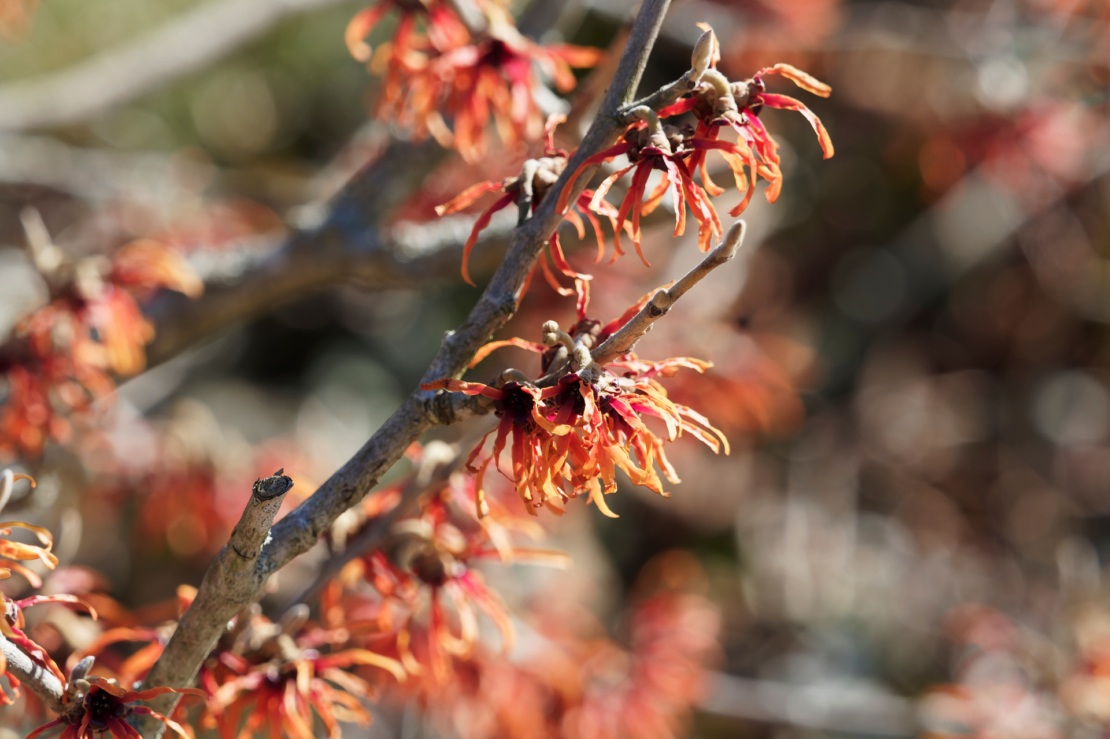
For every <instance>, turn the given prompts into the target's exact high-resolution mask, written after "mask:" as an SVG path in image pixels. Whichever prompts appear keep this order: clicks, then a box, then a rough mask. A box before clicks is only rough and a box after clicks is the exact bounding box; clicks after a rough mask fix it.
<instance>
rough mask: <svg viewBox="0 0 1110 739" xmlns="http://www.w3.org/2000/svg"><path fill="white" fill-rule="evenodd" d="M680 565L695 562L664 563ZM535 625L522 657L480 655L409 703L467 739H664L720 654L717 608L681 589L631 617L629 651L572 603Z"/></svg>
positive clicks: (458, 662) (653, 597) (534, 618)
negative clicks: (542, 738) (419, 707)
mask: <svg viewBox="0 0 1110 739" xmlns="http://www.w3.org/2000/svg"><path fill="white" fill-rule="evenodd" d="M674 558H682V559H685V558H690V557H689V555H686V554H684V553H679V552H669V553H666V554H664V555H662V556H661V559H664V560H668V559H674ZM690 559H692V558H690ZM654 564H655V563H649V565H648V567H647V568H645V572H647V571H649V570H651V569H653V567H654ZM695 566H696V565H695ZM641 579H643V578H641ZM527 620H528V627H527V629H526V631H525V633H524V634H522V637H521V638H522V641H526V646H525V648H523V649H521V650H520V653H519V655H517V656H515V657H509V658H506V657H505V656H503V655H497V654H494V653H491V652H489V651H488V650H477V651H475V653H474V654H472V655H470V656H468V657H466V658H456V659H455V661H454V663H453V667H454V669H453V672H452V674H451V678H452V679H450V680H448V681H447V682H442V681H433V680H431V679H422V680H417V679H413V680H410V681H408V682H407V683H406V684H405V685H404V688H403V691H402V696H403V697H405V698H409V697H411V698H413V699H415V701H416V702H417V704H418V705H420V706H421V707H422V708H423V709H424V710H425V711H427V712H428V714H429V715H430V717H431V718H432V720H433V721H434V722H435V725H436V726H437V728H438V729H439V730H440V731H441V733H442V734H444V735H452V736H459V737H464V738H465V739H532V738H534V737H548V738H550V739H596V737H622V738H624V739H657V738H658V737H667V736H675V735H677V734H678V733H679V732H680V730H681V728H682V727H683V725H684V724H686V723H687V722H688V719H689V714H690V712H691V711H690V708H691V706H692V705H693V704H694V703H695V702H696V701H697V700H698V699H699V698H700V697H701V696H702V695H703V693H704V685H705V668H706V666H707V664H708V663H710V662H712V661H713V659H714V657H715V656H716V654H717V652H718V650H719V647H718V645H717V632H718V630H719V628H720V616H719V614H718V613H717V610H716V608H715V607H714V606H713V605H712V604H711V603H709V602H708V601H707V600H706V599H705V598H704V597H702V596H700V595H697V594H694V593H690V592H684V591H683V590H681V589H675V588H667V587H658V586H657V587H653V588H651V590H650V591H649V592H648V593H646V594H645V595H644V597H643V598H642V599H640V600H639V602H638V603H637V604H636V605H635V606H634V607H633V608H631V609H630V612H629V614H628V616H627V618H626V619H624V621H625V627H626V628H625V629H623V631H624V632H625V633H626V634H627V641H626V642H625V643H623V644H621V643H618V642H616V641H614V640H613V639H611V638H609V636H608V634H607V633H606V630H605V629H604V627H602V626H601V624H600V623H599V622H597V620H596V619H595V618H593V617H592V616H590V615H589V614H587V613H584V612H583V611H582V609H581V608H580V607H579V606H577V604H574V603H570V602H566V601H565V600H564V601H560V600H559V599H549V600H548V601H547V602H546V603H545V604H543V605H539V604H537V605H536V606H534V607H533V608H532V609H530V611H529V613H528V614H527Z"/></svg>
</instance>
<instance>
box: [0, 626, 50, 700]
mask: <svg viewBox="0 0 1110 739" xmlns="http://www.w3.org/2000/svg"><path fill="white" fill-rule="evenodd" d="M0 655H2V656H3V658H4V659H6V660H7V661H8V666H7V670H8V672H10V673H11V674H13V675H15V676H16V678H18V679H19V681H20V682H21V683H23V684H24V685H25V686H26V687H27V688H29V689H30V690H32V691H33V692H34V694H35V695H37V696H38V697H39V698H40V699H41V700H42V702H43V704H44V705H45V706H46V707H47V708H49V709H50V710H51V711H53V712H54V713H57V714H62V713H65V710H66V706H65V705H64V704H63V703H62V700H63V697H64V696H65V691H66V686H64V685H62V684H61V683H60V682H59V681H58V678H57V677H56V676H55V675H54V673H52V672H50V670H48V669H46V668H45V667H43V666H42V665H39V664H37V663H36V662H35V661H34V660H32V659H31V658H30V657H28V656H27V655H26V654H25V653H24V652H23V650H22V649H20V648H19V647H17V646H16V645H15V644H13V643H12V642H10V641H8V640H7V639H5V638H4V637H3V636H0Z"/></svg>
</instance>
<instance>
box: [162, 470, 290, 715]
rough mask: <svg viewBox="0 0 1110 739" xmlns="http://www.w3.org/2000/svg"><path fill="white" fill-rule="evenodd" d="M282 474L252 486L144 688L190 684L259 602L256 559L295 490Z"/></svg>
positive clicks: (259, 481)
mask: <svg viewBox="0 0 1110 739" xmlns="http://www.w3.org/2000/svg"><path fill="white" fill-rule="evenodd" d="M283 471H284V470H278V471H277V472H276V473H274V475H273V476H271V477H267V478H265V479H260V480H257V481H256V482H255V483H254V489H253V490H252V492H251V498H250V501H248V502H247V506H246V508H245V509H243V515H242V516H241V517H240V518H239V523H238V524H236V526H235V529H234V531H232V532H231V537H230V539H229V540H228V543H227V545H226V546H225V547H224V548H223V549H222V550H220V553H219V554H217V555H216V558H215V559H214V560H213V562H212V564H211V565H210V566H209V568H208V571H207V572H206V573H205V574H204V580H203V581H202V582H201V585H200V589H199V590H198V591H197V595H196V598H195V599H194V600H193V603H192V605H190V606H189V608H188V610H186V611H185V614H184V615H183V616H182V617H181V620H180V621H179V622H178V625H177V629H176V630H175V631H174V634H173V636H172V637H170V642H169V644H168V645H167V646H166V651H165V654H164V655H163V658H162V659H159V660H158V662H157V663H155V665H154V667H153V668H151V670H150V674H149V675H147V678H146V683H145V684H146V685H148V686H161V685H187V684H189V683H190V682H191V681H192V680H193V678H194V677H195V676H196V672H197V670H198V669H199V668H200V665H201V662H202V661H203V660H204V658H205V657H206V656H207V655H208V653H209V652H211V651H212V647H214V646H215V645H216V641H217V640H218V639H219V638H220V636H221V635H222V634H223V633H224V631H225V630H226V629H227V623H228V621H230V620H231V618H232V617H233V616H234V615H235V614H236V613H238V612H239V610H240V609H242V608H243V607H245V606H248V605H250V604H251V603H253V602H254V600H255V599H256V598H257V597H258V587H257V586H256V583H257V580H256V578H255V576H254V573H255V569H256V566H257V562H258V558H259V554H260V553H261V551H262V548H263V545H264V544H265V543H266V542H267V541H269V538H270V527H271V525H272V524H273V522H274V516H276V515H277V512H278V509H279V508H281V503H282V500H283V499H284V498H285V494H286V493H287V492H288V491H289V489H290V488H292V487H293V481H292V480H291V479H290V478H288V477H286V476H284V475H283V474H282V472H283ZM197 655H199V658H197ZM174 703H176V701H175V702H174ZM154 724H157V725H159V726H161V724H160V723H159V722H154ZM145 728H146V730H147V732H148V735H149V733H151V732H153V731H154V729H153V727H151V726H147V727H145Z"/></svg>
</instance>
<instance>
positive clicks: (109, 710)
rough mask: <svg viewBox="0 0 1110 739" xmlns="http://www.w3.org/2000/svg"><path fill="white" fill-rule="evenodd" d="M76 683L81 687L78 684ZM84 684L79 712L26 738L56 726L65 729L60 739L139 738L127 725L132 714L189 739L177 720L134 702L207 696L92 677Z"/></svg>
mask: <svg viewBox="0 0 1110 739" xmlns="http://www.w3.org/2000/svg"><path fill="white" fill-rule="evenodd" d="M62 682H63V683H64V682H65V681H64V680H63V681H62ZM77 682H78V683H79V684H80V682H81V681H77ZM86 682H87V684H88V688H87V690H86V691H85V692H84V693H83V694H82V693H80V692H79V693H78V694H77V697H79V698H80V700H81V710H80V711H76V712H71V713H66V714H64V715H62V716H59V717H58V718H56V719H54V720H53V721H50V722H48V723H46V724H43V725H42V726H40V727H38V728H37V729H35V730H34V731H32V732H31V733H30V734H28V735H27V739H35V737H37V736H39V735H40V734H42V733H44V732H46V731H49V730H50V729H52V728H55V727H57V726H65V729H64V730H63V731H62V733H61V737H60V739H96V737H97V736H98V735H103V734H105V733H110V734H111V735H112V737H114V739H140V735H139V732H138V731H136V730H135V729H134V728H133V727H132V726H131V725H130V724H129V723H128V722H127V720H128V719H129V718H130V717H131V716H133V715H135V714H139V715H144V716H152V717H154V718H155V719H157V720H159V721H161V722H162V723H164V724H165V725H166V726H167V727H169V728H171V729H173V730H174V731H175V732H177V734H178V735H179V736H182V737H185V739H191V736H190V734H189V733H188V732H186V730H185V728H184V727H182V726H181V725H180V724H178V723H177V722H176V721H174V720H172V719H170V718H168V717H166V716H163V715H162V714H160V713H158V712H157V711H155V710H154V709H152V708H148V707H147V706H142V705H137V702H138V701H148V700H150V699H151V698H156V697H158V696H160V695H164V694H166V693H179V694H181V695H192V696H197V697H200V698H204V697H206V696H205V693H204V691H203V690H199V689H197V688H152V689H150V690H124V689H123V688H121V687H120V686H119V685H116V684H115V683H114V682H109V681H108V680H105V679H104V678H102V677H97V676H95V675H94V676H91V677H89V678H88V679H87V681H86Z"/></svg>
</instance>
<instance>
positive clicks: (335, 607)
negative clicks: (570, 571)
mask: <svg viewBox="0 0 1110 739" xmlns="http://www.w3.org/2000/svg"><path fill="white" fill-rule="evenodd" d="M398 492H399V491H398V489H397V488H387V489H386V490H383V491H380V492H379V493H377V494H376V495H374V496H372V497H371V498H369V499H368V500H367V501H365V502H364V504H363V506H362V507H361V510H362V514H361V515H362V518H363V521H362V522H361V523H359V524H357V525H355V526H353V527H351V528H350V531H348V532H347V533H345V534H344V536H343V537H342V540H344V541H350V540H354V541H357V538H358V534H359V533H360V531H362V530H364V528H365V527H366V526H370V525H373V524H374V521H373V519H374V518H376V517H377V516H380V515H382V514H383V513H384V512H387V511H389V510H392V507H393V506H395V505H396V504H397V503H398V502H399V500H400V495H399V494H397V493H398ZM424 495H425V500H424V503H423V504H422V506H421V510H420V511H419V512H418V513H417V514H416V515H413V516H409V517H407V518H404V519H402V520H400V521H398V522H397V523H396V524H394V525H393V526H392V528H391V529H390V536H389V541H388V543H387V544H386V546H384V547H383V548H382V549H378V550H372V551H366V552H358V550H357V549H356V550H354V552H355V553H357V555H358V556H355V557H353V558H352V559H351V561H350V562H348V563H347V564H346V565H345V566H344V567H343V569H342V571H341V572H340V573H339V574H338V576H337V577H336V578H335V579H334V580H332V581H331V582H330V583H329V584H328V585H327V587H326V589H325V590H324V592H323V594H322V596H321V612H322V613H323V614H324V617H325V620H326V622H327V623H328V624H329V625H330V626H331V627H332V628H339V627H340V626H341V625H344V626H345V628H348V629H351V628H353V625H358V624H367V623H373V624H375V628H374V629H373V631H374V632H377V633H378V636H373V635H371V636H370V637H368V642H367V643H368V644H370V645H372V646H373V648H375V649H377V650H380V651H382V652H384V653H390V654H396V656H397V658H398V659H399V660H400V661H401V663H402V664H403V665H404V666H405V669H406V670H407V672H408V673H409V674H410V675H415V676H427V677H428V678H429V679H431V680H433V681H438V682H444V681H446V680H447V679H448V677H449V675H450V673H451V668H450V666H451V661H452V660H456V659H465V658H467V657H469V656H470V655H471V654H472V653H473V652H474V650H475V648H476V646H477V644H478V636H479V620H478V615H479V614H484V615H485V616H486V618H488V619H489V620H490V621H491V622H492V623H493V624H494V625H495V626H496V628H497V631H498V633H499V634H500V638H501V647H502V650H501V651H502V653H503V654H504V653H507V652H508V650H509V649H510V647H511V646H512V644H513V642H514V639H515V634H514V629H513V625H512V621H511V618H510V615H509V611H508V609H507V608H506V606H505V604H504V603H503V602H502V600H501V598H500V596H499V595H498V594H497V593H496V592H495V591H494V590H493V589H492V588H490V587H489V585H488V584H487V583H486V582H485V579H484V578H483V577H482V575H481V573H480V572H478V571H477V570H475V569H473V564H474V562H475V561H478V560H483V559H499V560H500V561H502V562H506V563H508V562H531V563H538V564H546V565H552V566H559V567H561V566H565V565H566V564H567V560H566V557H565V555H563V554H562V553H560V552H556V551H551V550H547V549H538V548H535V547H522V546H517V545H515V544H514V543H513V538H514V537H513V535H514V533H524V534H526V535H528V536H530V537H532V538H539V537H541V536H542V535H543V530H542V529H540V528H539V527H538V526H537V525H536V524H535V523H534V522H532V521H530V520H527V519H526V518H525V519H522V518H521V517H518V516H516V515H514V514H512V513H511V512H510V511H509V510H508V508H507V507H506V506H504V505H503V504H502V503H501V502H500V501H499V500H498V499H497V497H496V496H493V495H491V496H479V497H477V498H476V497H475V481H474V478H472V477H470V476H466V475H458V474H454V475H451V476H449V477H448V478H447V479H445V480H444V481H443V482H442V483H440V484H436V485H433V486H432V487H430V488H428V489H427V490H425V491H424ZM475 500H477V506H476V505H475V502H474V501H475ZM333 541H336V537H335V536H334V533H333Z"/></svg>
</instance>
